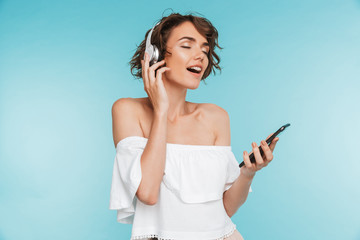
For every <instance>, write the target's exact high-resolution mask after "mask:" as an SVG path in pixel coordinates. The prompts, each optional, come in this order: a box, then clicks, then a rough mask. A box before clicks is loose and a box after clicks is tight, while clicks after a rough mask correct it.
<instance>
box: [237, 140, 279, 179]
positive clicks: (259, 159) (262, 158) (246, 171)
mask: <svg viewBox="0 0 360 240" xmlns="http://www.w3.org/2000/svg"><path fill="white" fill-rule="evenodd" d="M271 135H272V134H270V135H269V136H268V137H267V138H266V139H268V138H269V137H270V136H271ZM278 140H279V138H278V137H276V138H274V139H273V140H272V142H271V143H270V146H268V145H267V143H266V142H265V141H264V140H262V141H261V144H260V146H261V149H262V150H263V152H264V153H263V154H262V155H261V154H260V150H259V148H258V146H257V144H256V143H255V142H253V143H252V149H253V150H252V152H253V153H254V156H255V160H256V163H252V162H250V158H249V155H250V154H251V153H252V152H251V153H250V154H248V153H247V152H246V151H244V153H243V158H244V163H245V165H244V166H243V167H242V168H241V169H240V171H241V174H243V175H245V176H247V177H249V178H252V177H254V176H255V173H256V172H257V171H259V170H260V169H262V168H263V167H266V166H267V165H268V164H269V163H270V162H271V161H272V160H273V154H272V153H273V151H274V149H275V145H276V143H277V141H278Z"/></svg>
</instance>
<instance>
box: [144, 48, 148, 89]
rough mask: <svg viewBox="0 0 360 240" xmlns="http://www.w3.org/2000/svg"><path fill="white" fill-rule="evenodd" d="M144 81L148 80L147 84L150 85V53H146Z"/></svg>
mask: <svg viewBox="0 0 360 240" xmlns="http://www.w3.org/2000/svg"><path fill="white" fill-rule="evenodd" d="M144 63H145V65H144V77H145V78H144V81H145V82H146V83H145V84H146V86H147V87H148V86H149V78H148V69H149V55H148V54H147V53H145V61H144Z"/></svg>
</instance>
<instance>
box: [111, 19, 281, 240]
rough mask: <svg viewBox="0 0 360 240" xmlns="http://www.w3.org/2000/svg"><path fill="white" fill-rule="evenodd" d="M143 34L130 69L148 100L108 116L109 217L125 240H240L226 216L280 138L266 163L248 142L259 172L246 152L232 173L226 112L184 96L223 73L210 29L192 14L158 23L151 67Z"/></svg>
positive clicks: (123, 105)
mask: <svg viewBox="0 0 360 240" xmlns="http://www.w3.org/2000/svg"><path fill="white" fill-rule="evenodd" d="M149 32H150V30H149V31H148V32H147V34H146V35H145V39H144V41H143V42H142V43H141V44H140V46H138V49H137V51H136V53H135V54H134V56H133V58H132V60H131V62H130V63H131V70H132V73H133V70H134V69H136V70H137V71H136V72H135V73H133V75H134V76H135V77H138V78H142V79H143V82H144V90H145V92H146V93H147V95H148V97H145V98H121V99H119V100H117V101H116V102H115V103H114V105H113V107H112V117H113V137H114V144H115V147H116V157H115V161H114V170H113V176H112V185H111V194H110V209H114V210H117V221H118V222H120V223H127V224H133V226H132V235H131V239H153V238H155V239H174V240H177V239H197V240H214V239H228V240H230V239H234V240H239V239H243V238H242V236H241V234H240V233H239V231H237V230H236V225H235V224H234V223H233V222H232V221H231V217H232V216H233V215H234V214H235V213H236V211H237V209H238V208H239V207H240V206H241V205H242V204H243V203H244V202H245V201H246V199H247V196H248V193H249V191H250V192H251V186H250V185H251V182H252V180H253V178H254V176H255V173H256V172H257V171H259V170H260V169H261V168H263V167H265V166H267V165H268V163H269V162H270V161H271V160H272V159H273V155H272V152H273V150H274V148H275V144H276V142H277V140H278V139H279V138H275V139H274V141H273V142H272V143H271V144H270V146H268V145H267V144H266V143H265V142H264V141H262V144H261V145H262V148H263V150H264V154H263V155H260V152H259V150H258V146H257V144H256V143H253V144H252V148H253V152H254V155H255V158H256V163H251V162H250V160H249V154H248V153H247V152H246V151H244V155H243V159H244V161H245V166H243V167H242V168H239V163H238V162H237V160H236V159H235V156H234V154H233V152H232V150H231V144H230V122H229V116H228V113H227V112H226V111H225V110H224V109H223V108H221V107H219V106H217V105H215V104H211V103H193V102H188V101H186V93H187V90H188V89H196V88H197V87H198V86H199V84H200V81H202V80H204V79H205V78H206V77H207V76H208V75H209V74H210V73H211V71H214V68H217V69H220V67H219V65H218V63H219V62H220V58H219V57H218V55H217V54H216V53H215V51H214V48H215V47H216V46H217V47H218V48H220V46H219V45H218V43H217V39H218V32H217V30H216V28H215V27H214V26H213V25H212V24H211V23H210V21H209V20H207V19H205V18H202V17H198V16H194V15H191V14H190V15H181V14H178V13H174V14H171V15H169V16H167V17H163V18H162V19H161V21H160V22H159V24H157V25H156V27H155V28H154V29H153V32H152V35H151V44H153V45H155V46H156V47H157V48H158V49H159V54H160V59H159V61H158V62H156V63H154V64H151V63H152V62H153V59H149V56H148V55H147V54H144V53H145V45H146V38H147V36H148V34H149ZM144 55H145V56H144ZM144 57H145V60H143V59H144ZM220 70H221V69H220ZM214 72H215V71H214ZM263 143H265V144H263Z"/></svg>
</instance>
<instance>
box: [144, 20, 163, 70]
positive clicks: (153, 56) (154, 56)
mask: <svg viewBox="0 0 360 240" xmlns="http://www.w3.org/2000/svg"><path fill="white" fill-rule="evenodd" d="M159 24H160V22H158V23H157V24H156V25H155V26H154V27H153V28H152V29H151V31H150V32H149V35H148V37H147V38H146V47H145V52H146V53H147V54H149V57H150V59H149V66H151V65H153V64H154V63H157V61H158V60H159V55H160V53H159V49H158V48H157V47H156V46H155V45H152V44H151V35H152V32H153V30H154V28H155V27H156V26H157V25H159ZM144 60H145V54H144Z"/></svg>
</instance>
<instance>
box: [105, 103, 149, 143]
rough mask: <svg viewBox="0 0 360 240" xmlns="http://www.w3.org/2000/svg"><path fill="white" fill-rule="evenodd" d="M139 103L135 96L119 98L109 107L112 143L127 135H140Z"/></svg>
mask: <svg viewBox="0 0 360 240" xmlns="http://www.w3.org/2000/svg"><path fill="white" fill-rule="evenodd" d="M140 108H141V103H140V102H139V101H138V100H137V99H135V98H130V97H129V98H120V99H118V100H116V101H115V102H114V103H113V105H112V109H111V114H112V129H113V138H114V144H115V147H116V144H117V143H118V142H119V141H120V140H122V139H124V138H126V137H129V136H142V135H143V133H142V130H141V127H140V124H139V112H140Z"/></svg>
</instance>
